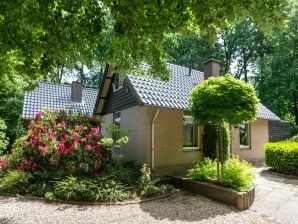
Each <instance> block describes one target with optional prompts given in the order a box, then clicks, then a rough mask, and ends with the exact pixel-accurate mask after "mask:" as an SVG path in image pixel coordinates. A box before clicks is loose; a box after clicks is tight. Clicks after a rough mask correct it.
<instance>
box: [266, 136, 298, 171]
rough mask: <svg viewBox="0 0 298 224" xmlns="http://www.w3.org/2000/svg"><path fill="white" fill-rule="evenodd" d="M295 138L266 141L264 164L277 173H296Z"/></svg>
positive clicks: (297, 160)
mask: <svg viewBox="0 0 298 224" xmlns="http://www.w3.org/2000/svg"><path fill="white" fill-rule="evenodd" d="M295 140H296V138H293V140H290V141H281V142H270V143H266V144H265V145H264V147H265V162H266V165H267V166H269V167H271V168H272V170H273V171H276V172H279V173H284V174H289V175H298V142H297V141H295Z"/></svg>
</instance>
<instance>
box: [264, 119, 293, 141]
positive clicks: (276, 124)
mask: <svg viewBox="0 0 298 224" xmlns="http://www.w3.org/2000/svg"><path fill="white" fill-rule="evenodd" d="M289 137H290V123H289V122H287V121H269V142H278V141H282V140H285V139H287V138H289Z"/></svg>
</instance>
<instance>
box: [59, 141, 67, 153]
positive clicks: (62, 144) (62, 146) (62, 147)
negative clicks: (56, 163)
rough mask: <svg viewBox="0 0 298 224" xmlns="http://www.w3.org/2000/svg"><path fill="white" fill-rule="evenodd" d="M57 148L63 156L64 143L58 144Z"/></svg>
mask: <svg viewBox="0 0 298 224" xmlns="http://www.w3.org/2000/svg"><path fill="white" fill-rule="evenodd" d="M59 147H60V153H61V154H64V153H65V152H66V148H65V145H64V143H60V144H59Z"/></svg>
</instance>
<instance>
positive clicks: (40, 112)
mask: <svg viewBox="0 0 298 224" xmlns="http://www.w3.org/2000/svg"><path fill="white" fill-rule="evenodd" d="M41 115H43V111H39V112H38V113H37V114H36V115H35V118H34V120H35V121H38V120H39V119H40V117H41Z"/></svg>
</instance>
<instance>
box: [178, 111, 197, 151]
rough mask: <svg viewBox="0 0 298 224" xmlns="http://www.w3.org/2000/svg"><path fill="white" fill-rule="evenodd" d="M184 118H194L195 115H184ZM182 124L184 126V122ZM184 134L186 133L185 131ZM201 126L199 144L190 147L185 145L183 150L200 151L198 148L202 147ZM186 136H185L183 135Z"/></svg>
mask: <svg viewBox="0 0 298 224" xmlns="http://www.w3.org/2000/svg"><path fill="white" fill-rule="evenodd" d="M184 118H191V119H193V117H192V116H190V115H183V119H184ZM182 125H183V126H184V123H182ZM183 134H184V133H183ZM201 136H202V135H201V128H200V126H198V136H197V137H198V146H191V147H188V146H183V145H182V146H183V151H185V152H192V151H198V150H200V147H201ZM183 137H184V136H183ZM183 144H184V139H183Z"/></svg>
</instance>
